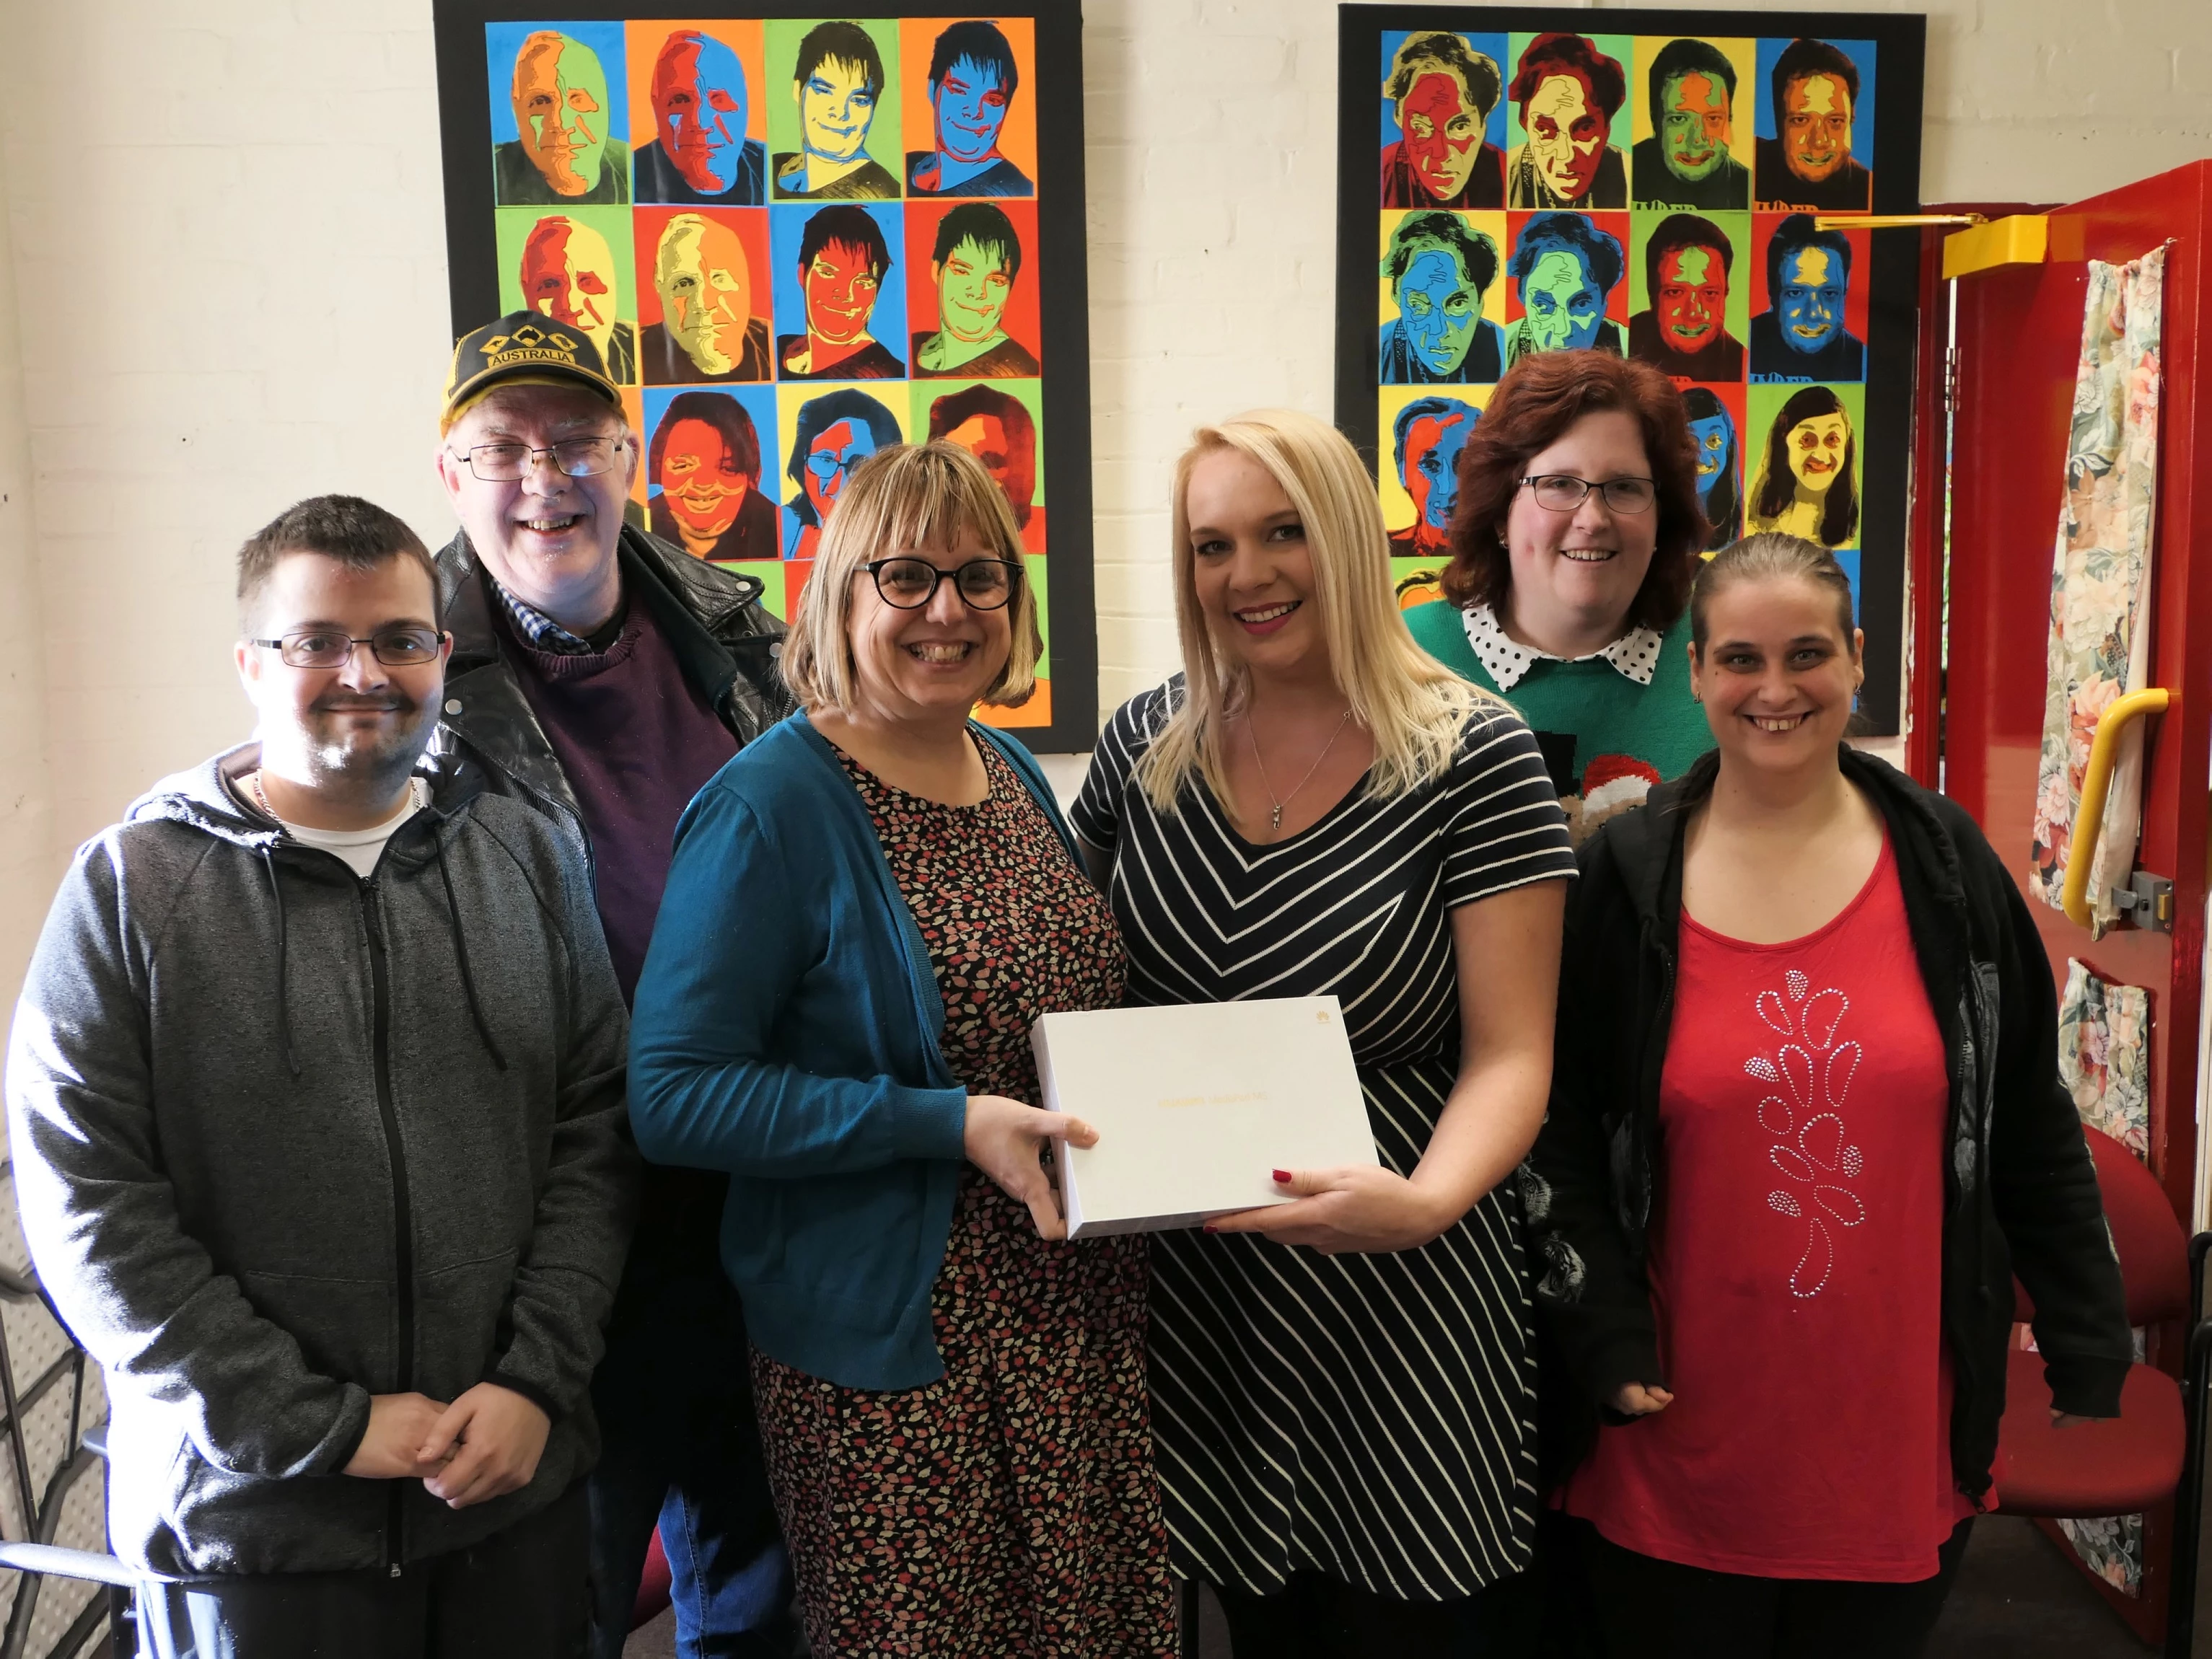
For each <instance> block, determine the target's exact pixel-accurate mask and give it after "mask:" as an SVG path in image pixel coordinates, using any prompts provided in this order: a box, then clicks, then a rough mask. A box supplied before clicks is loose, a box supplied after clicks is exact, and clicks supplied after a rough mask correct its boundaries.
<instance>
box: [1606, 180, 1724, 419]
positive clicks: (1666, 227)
mask: <svg viewBox="0 0 2212 1659" xmlns="http://www.w3.org/2000/svg"><path fill="white" fill-rule="evenodd" d="M1752 257H1753V255H1752V241H1751V216H1750V215H1749V214H1748V213H1691V212H1686V211H1677V212H1665V211H1660V210H1644V209H1639V210H1637V211H1636V212H1634V213H1632V214H1631V215H1629V253H1628V282H1629V290H1628V292H1629V301H1628V303H1629V319H1628V355H1629V356H1632V357H1641V358H1643V359H1644V361H1646V362H1650V363H1653V364H1655V365H1656V366H1657V367H1658V368H1662V369H1664V370H1665V371H1666V372H1667V373H1668V374H1672V375H1674V377H1675V378H1676V379H1678V380H1693V381H1699V382H1703V383H1705V384H1708V385H1725V386H1734V385H1736V384H1738V383H1740V382H1741V380H1743V378H1744V342H1745V341H1746V339H1747V338H1748V337H1749V335H1750V331H1751V285H1752V270H1751V260H1752Z"/></svg>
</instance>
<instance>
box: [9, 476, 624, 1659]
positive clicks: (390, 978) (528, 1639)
mask: <svg viewBox="0 0 2212 1659" xmlns="http://www.w3.org/2000/svg"><path fill="white" fill-rule="evenodd" d="M437 592H438V588H437V583H436V580H435V568H434V567H433V565H432V563H431V561H430V557H429V555H428V553H427V552H426V551H425V550H424V549H423V546H422V543H421V542H420V541H419V540H418V539H416V537H415V536H414V535H413V534H412V532H410V531H409V530H408V529H407V527H406V526H404V525H403V524H401V523H400V522H399V520H397V519H395V518H393V517H392V515H391V514H390V513H386V512H384V511H382V510H381V509H380V508H378V507H373V506H371V505H370V504H369V503H368V502H366V501H357V500H354V499H351V498H349V497H343V496H325V497H319V498H317V499H315V500H313V501H303V502H301V503H300V505H298V506H297V507H294V508H292V509H291V510H290V511H289V512H288V513H285V514H283V516H282V517H280V518H279V519H277V520H276V521H275V522H274V523H273V524H271V525H270V526H268V527H267V528H266V529H264V530H263V531H262V532H260V533H259V534H258V535H257V536H255V537H254V538H252V540H250V541H249V542H247V543H246V546H245V548H244V550H242V551H241V553H240V559H239V603H240V611H241V613H242V617H243V620H244V623H245V627H244V628H243V629H242V630H241V631H242V633H243V634H244V635H245V636H246V637H244V638H243V639H241V640H240V642H239V644H238V647H237V660H238V668H239V675H240V679H241V681H242V682H243V683H244V684H245V686H246V691H247V694H248V696H250V697H251V698H252V702H253V703H254V705H255V707H256V708H257V710H258V713H259V716H260V720H259V728H260V729H259V741H258V742H257V743H252V744H246V745H245V746H243V747H241V748H238V749H234V750H229V751H228V752H227V753H224V754H222V755H218V756H216V757H215V758H214V759H213V760H211V761H209V762H208V763H205V764H204V765H202V766H201V767H199V768H197V769H195V770H193V771H191V772H189V773H185V774H180V775H178V776H176V777H173V778H171V779H168V780H167V781H164V782H163V783H161V784H160V785H158V786H157V787H155V789H154V790H153V792H152V793H149V794H148V795H147V796H145V797H144V798H143V799H141V800H139V801H138V802H137V804H136V805H133V806H132V807H131V811H130V813H129V815H128V817H126V819H125V822H124V823H121V824H119V825H118V826H116V827H115V828H113V829H108V830H106V831H105V832H104V833H102V834H101V835H100V836H95V837H94V839H93V840H91V841H89V842H87V843H86V844H85V845H84V846H83V847H82V848H80V849H79V851H78V853H77V856H76V861H75V862H74V864H73V865H72V866H70V872H69V874H68V876H67V877H66V878H64V881H63V884H62V888H61V891H60V893H59V895H58V896H57V898H56V899H55V901H54V906H53V909H52V914H51V915H49V916H48V918H47V921H46V930H45V933H44V934H43V936H42V937H41V938H40V942H39V947H38V950H37V952H36V954H35V955H34V957H33V960H32V963H31V968H30V972H29V976H28V978H27V981H26V984H25V987H24V991H23V997H22V1001H21V1005H20V1006H19V1007H18V1008H17V1011H16V1015H15V1030H14V1034H13V1038H12V1042H11V1046H10V1049H9V1059H8V1072H7V1095H8V1109H9V1130H10V1133H11V1136H12V1140H13V1149H14V1155H15V1165H16V1170H17V1182H18V1193H19V1196H20V1200H21V1207H22V1217H23V1226H24V1231H25V1232H26V1233H27V1235H28V1237H29V1239H30V1243H31V1248H32V1252H33V1256H34V1258H35V1259H36V1261H37V1263H38V1267H39V1270H40V1274H41V1276H42V1278H43V1279H44V1280H45V1283H46V1287H47V1290H48V1291H49V1293H50V1294H51V1295H52V1297H53V1301H54V1304H55V1306H56V1307H57V1308H58V1310H59V1311H60V1313H61V1316H62V1317H63V1318H64V1320H65V1321H67V1322H68V1323H69V1325H70V1328H72V1329H73V1330H74V1331H75V1332H76V1334H77V1335H78V1336H79V1337H80V1338H81V1339H82V1341H83V1342H84V1344H85V1346H87V1347H88V1348H89V1349H90V1350H91V1352H92V1353H93V1354H94V1357H95V1358H97V1359H98V1360H99V1361H100V1364H102V1365H103V1366H104V1367H105V1368H106V1375H107V1383H108V1390H109V1395H110V1399H111V1401H112V1423H111V1425H110V1435H109V1446H110V1456H111V1460H112V1480H111V1487H110V1517H109V1525H110V1533H111V1536H112V1542H113V1546H114V1547H115V1549H116V1550H117V1552H118V1553H120V1554H121V1555H122V1556H123V1557H124V1558H125V1559H127V1560H129V1561H131V1563H133V1564H134V1565H137V1566H139V1567H142V1568H144V1569H147V1570H149V1571H152V1572H155V1573H158V1574H161V1575H163V1576H164V1577H167V1578H169V1579H171V1580H173V1581H174V1582H173V1583H167V1584H165V1585H163V1586H161V1589H160V1590H159V1591H158V1592H157V1593H155V1594H151V1595H146V1596H143V1597H142V1598H141V1600H142V1602H143V1606H142V1608H141V1612H140V1620H141V1626H142V1628H141V1632H140V1638H141V1641H142V1643H143V1645H144V1650H146V1651H149V1652H151V1653H155V1654H160V1655H164V1656H167V1655H178V1656H185V1655H199V1656H213V1655H216V1654H222V1655H224V1656H227V1659H228V1656H235V1659H275V1656H287V1659H289V1656H293V1655H306V1654H309V1653H313V1654H315V1655H318V1656H324V1659H353V1656H363V1659H368V1656H375V1659H402V1656H405V1659H414V1656H422V1659H434V1656H447V1655H459V1654H462V1653H468V1654H477V1653H485V1654H490V1653H499V1654H509V1653H512V1654H528V1655H531V1656H532V1659H537V1656H570V1655H581V1654H582V1653H583V1651H584V1644H585V1641H586V1630H587V1627H588V1621H589V1591H588V1588H587V1584H586V1553H587V1546H586V1541H587V1535H588V1522H587V1516H586V1510H585V1504H584V1497H583V1488H582V1485H581V1481H582V1477H583V1476H584V1474H585V1473H586V1471H587V1470H588V1469H589V1468H591V1466H592V1462H593V1460H594V1458H595V1457H596V1456H597V1455H598V1449H599V1434H598V1430H597V1428H596V1425H594V1423H593V1421H592V1408H591V1398H590V1391H589V1386H588V1385H589V1383H590V1379H591V1374H592V1366H593V1365H594V1364H595V1363H596V1362H597V1360H598V1358H599V1352H600V1334H599V1331H600V1326H601V1324H602V1322H604V1320H605V1316H606V1313H607V1310H608V1308H609V1305H610V1304H611V1301H612V1298H613V1294H614V1288H615V1285H616V1284H617V1282H618V1280H619V1279H620V1277H621V1272H622V1265H623V1252H624V1249H625V1247H626V1245H627V1243H628V1239H629V1228H630V1225H631V1220H632V1216H633V1212H634V1209H635V1179H636V1169H635V1153H634V1152H631V1151H630V1150H629V1148H628V1146H627V1142H626V1139H625V1138H624V1137H623V1134H622V1133H621V1120H622V1115H623V1056H624V1047H625V1042H626V1038H627V1021H626V1017H625V1014H624V1012H623V999H622V994H621V991H620V990H619V988H618V987H617V984H616V981H615V976H614V973H613V970H612V969H611V967H610V965H609V963H608V958H607V952H606V946H605V942H604V940H603V938H602V936H601V933H600V929H599V921H598V917H597V915H595V913H594V910H593V906H592V887H591V880H590V878H589V876H588V874H587V873H586V870H585V868H584V866H583V863H582V860H581V858H580V854H578V853H577V851H576V850H575V849H574V847H573V845H572V844H571V843H570V842H568V840H567V839H566V838H564V837H563V836H562V835H560V834H559V833H558V832H557V831H556V829H554V828H553V827H552V826H551V825H550V823H549V822H548V821H547V820H546V819H545V818H544V817H541V816H540V815H539V814H538V813H536V812H534V811H532V810H531V809H530V808H528V807H527V806H525V805H522V804H520V802H517V801H513V800H510V799H504V798H501V797H500V796H497V795H494V794H491V793H487V792H486V791H485V789H484V787H483V778H482V777H481V775H476V774H474V773H473V772H472V771H471V769H470V768H469V767H468V766H467V765H466V764H465V763H458V762H455V761H453V760H451V759H442V760H441V759H439V758H436V757H426V753H425V751H426V749H427V748H428V743H429V739H430V737H431V734H432V732H433V730H434V728H435V722H436V718H437V711H438V708H439V706H440V702H441V696H442V682H443V678H444V668H445V660H446V656H447V651H448V650H449V648H450V641H449V640H448V638H447V635H446V634H445V633H443V632H442V631H441V629H440V627H439V624H438V616H437Z"/></svg>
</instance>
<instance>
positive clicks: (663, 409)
mask: <svg viewBox="0 0 2212 1659" xmlns="http://www.w3.org/2000/svg"><path fill="white" fill-rule="evenodd" d="M644 413H645V457H644V471H645V502H646V518H647V526H648V527H649V528H650V529H651V530H652V532H653V534H654V535H656V536H658V537H659V538H661V539H662V540H664V541H667V542H672V543H674V544H676V545H677V546H678V547H681V548H683V549H684V550H685V551H686V552H688V553H690V555H691V556H693V557H695V558H701V559H712V560H714V561H715V562H727V561H730V560H735V559H775V558H781V556H783V542H784V535H783V514H782V513H781V509H780V508H779V507H778V505H777V501H778V498H779V496H780V495H781V492H782V473H783V468H782V442H781V434H780V432H779V429H778V426H777V421H776V404H775V388H774V387H772V386H731V387H727V388H723V387H716V388H714V389H713V390H708V389H706V388H703V387H688V388H686V387H665V388H663V387H653V388H650V389H648V390H647V392H646V393H645V402H644Z"/></svg>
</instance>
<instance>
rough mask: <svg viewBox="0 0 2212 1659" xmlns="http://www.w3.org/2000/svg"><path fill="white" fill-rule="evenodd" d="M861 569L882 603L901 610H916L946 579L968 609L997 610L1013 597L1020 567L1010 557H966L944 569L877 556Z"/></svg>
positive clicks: (927, 600)
mask: <svg viewBox="0 0 2212 1659" xmlns="http://www.w3.org/2000/svg"><path fill="white" fill-rule="evenodd" d="M860 568H861V569H863V570H865V571H866V572H867V573H868V574H869V575H870V576H872V577H873V578H874V579H875V584H876V592H878V593H880V594H882V595H883V596H884V604H885V605H894V606H896V608H897V609H899V610H901V611H919V610H921V608H922V607H923V606H925V605H927V604H928V603H929V602H930V601H931V600H932V599H935V598H936V597H937V585H938V583H939V582H942V581H949V582H951V584H952V586H953V588H954V590H955V591H956V592H958V594H959V595H960V597H961V598H962V599H965V600H966V601H967V602H968V608H969V610H970V611H998V610H1000V609H1003V608H1004V607H1005V605H1006V601H1007V600H1009V599H1012V598H1013V597H1014V584H1015V583H1017V582H1018V581H1019V580H1021V577H1022V568H1021V566H1019V565H1018V564H1016V563H1015V562H1013V561H1012V559H970V560H969V561H968V562H967V563H965V564H963V565H962V566H960V567H959V568H957V569H956V570H944V569H940V568H938V567H937V566H936V565H933V564H932V563H931V562H929V561H928V560H927V559H916V558H911V557H902V558H896V559H877V560H874V561H872V562H870V563H867V564H864V565H862V566H861V567H860Z"/></svg>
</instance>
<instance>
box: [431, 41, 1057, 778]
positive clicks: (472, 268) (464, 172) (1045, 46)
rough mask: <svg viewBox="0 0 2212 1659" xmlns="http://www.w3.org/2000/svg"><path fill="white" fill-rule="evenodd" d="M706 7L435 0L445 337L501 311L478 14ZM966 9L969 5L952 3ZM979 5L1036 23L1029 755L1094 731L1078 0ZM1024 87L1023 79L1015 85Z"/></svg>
mask: <svg viewBox="0 0 2212 1659" xmlns="http://www.w3.org/2000/svg"><path fill="white" fill-rule="evenodd" d="M711 15H714V10H713V8H711V7H705V8H702V7H700V6H697V5H691V6H685V5H683V4H680V3H671V0H651V3H641V4H634V5H623V4H606V3H590V0H434V5H433V15H432V25H431V26H432V29H433V33H434V36H435V41H436V46H437V54H438V122H439V131H440V147H441V154H442V157H443V162H444V166H443V172H444V174H445V189H446V257H447V265H448V269H447V283H448V288H449V292H450V296H451V304H452V310H453V333H454V337H456V338H459V336H460V335H461V334H462V333H464V332H465V331H467V330H468V329H471V328H476V327H479V326H481V325H483V324H484V323H486V322H489V320H490V319H492V318H494V317H495V316H497V315H498V314H499V260H498V252H497V248H496V245H495V240H494V232H493V225H494V219H493V216H492V206H493V203H492V169H491V165H490V143H491V140H490V132H491V91H490V86H491V82H490V76H489V64H487V62H486V60H485V56H484V25H485V24H487V23H510V22H528V21H538V20H540V19H542V20H544V21H547V22H552V23H557V22H592V21H601V20H618V21H657V20H660V19H667V20H670V21H690V20H691V19H694V18H699V17H706V16H711ZM829 15H838V16H854V17H888V18H899V17H944V16H949V15H954V14H952V13H950V12H948V11H947V10H946V9H945V8H944V7H942V6H932V7H930V8H928V9H925V10H913V11H906V10H900V9H868V8H865V7H864V8H862V9H860V10H858V11H850V12H840V13H836V14H832V13H829V12H827V11H825V10H823V8H822V6H821V5H820V4H818V3H816V4H812V5H795V4H791V3H788V0H783V3H772V4H759V5H749V6H747V7H745V8H744V10H743V11H742V12H741V13H733V14H732V16H742V17H744V18H756V17H757V18H763V19H768V18H780V17H825V16H829ZM959 15H967V14H964V13H963V14H959ZM975 15H988V16H993V17H1027V18H1030V19H1032V20H1033V21H1035V23H1036V79H1037V88H1038V90H1039V91H1042V89H1043V88H1053V89H1054V94H1053V95H1052V96H1051V97H1048V98H1047V97H1039V98H1037V99H1036V104H1035V108H1036V128H1037V191H1036V204H1037V253H1038V258H1037V266H1038V272H1039V285H1038V292H1037V314H1038V331H1039V333H1040V335H1041V338H1040V340H1039V344H1040V345H1041V347H1042V357H1043V360H1044V362H1045V365H1046V368H1045V372H1044V374H1042V376H1041V377H1040V386H1039V395H1040V398H1041V401H1042V407H1043V410H1044V432H1043V435H1042V439H1041V446H1042V450H1043V463H1044V468H1045V476H1046V477H1048V479H1049V480H1050V481H1051V483H1050V489H1051V497H1050V501H1049V503H1048V512H1049V513H1050V520H1049V522H1050V525H1051V532H1050V535H1051V540H1050V542H1049V544H1048V548H1047V550H1046V553H1045V556H1044V557H1045V580H1046V584H1047V589H1046V596H1047V597H1046V602H1047V605H1048V607H1049V609H1050V613H1051V617H1052V721H1051V723H1050V724H1049V725H1047V726H1014V727H1011V728H1005V729H1004V735H1006V736H1008V737H1012V738H1017V739H1018V740H1019V741H1020V742H1021V743H1022V744H1023V745H1024V747H1026V748H1028V749H1030V750H1034V751H1036V753H1039V754H1048V755H1052V754H1081V753H1084V752H1085V751H1087V750H1089V749H1090V748H1091V745H1092V744H1095V743H1096V742H1097V738H1098V613H1097V574H1096V569H1095V566H1094V562H1093V548H1092V542H1091V297H1090V270H1089V263H1088V258H1089V256H1088V252H1087V246H1086V240H1085V223H1084V213H1085V192H1084V155H1083V7H1082V4H1081V0H1028V3H1024V4H1006V5H998V6H995V7H994V8H992V9H989V10H988V11H987V12H982V13H977V14H975ZM1025 90H1026V89H1025Z"/></svg>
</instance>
